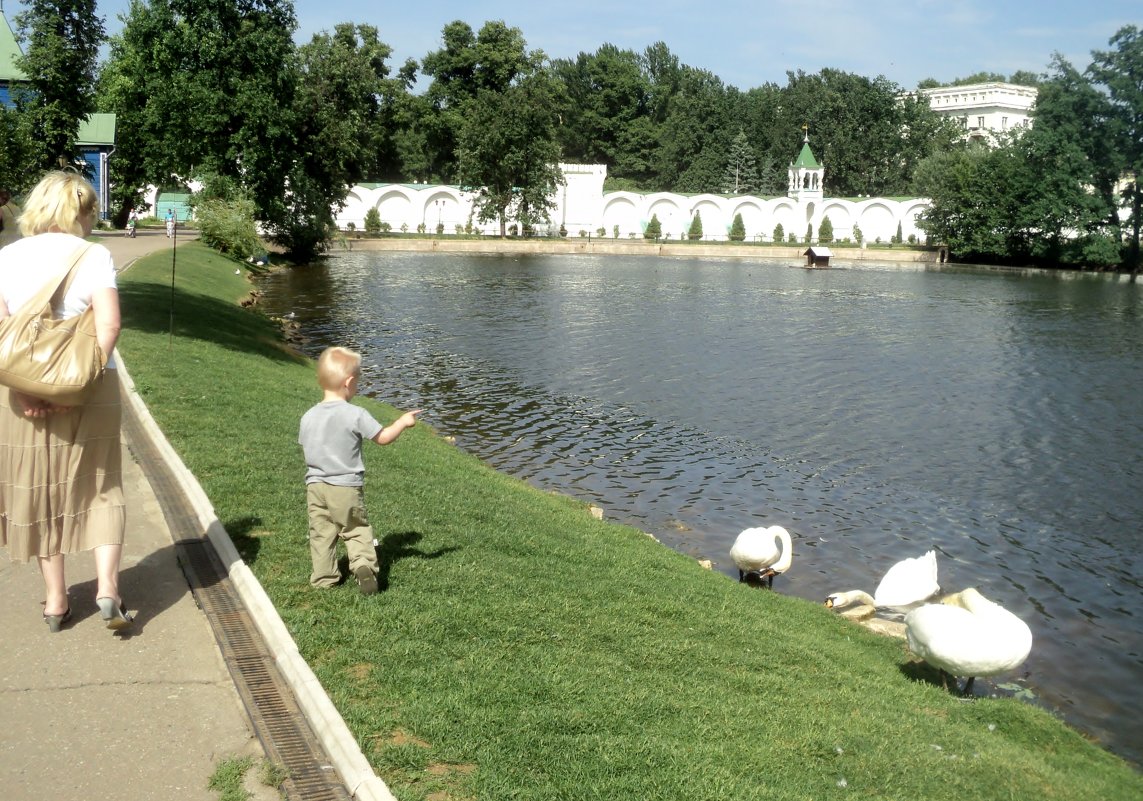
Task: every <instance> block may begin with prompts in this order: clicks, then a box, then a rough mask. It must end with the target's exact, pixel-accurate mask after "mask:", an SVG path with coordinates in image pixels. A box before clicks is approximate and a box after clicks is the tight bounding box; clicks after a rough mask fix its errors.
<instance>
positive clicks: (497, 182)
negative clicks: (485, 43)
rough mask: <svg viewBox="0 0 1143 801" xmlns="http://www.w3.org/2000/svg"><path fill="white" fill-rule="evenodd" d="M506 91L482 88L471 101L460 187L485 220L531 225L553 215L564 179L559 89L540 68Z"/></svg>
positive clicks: (503, 230) (460, 157)
mask: <svg viewBox="0 0 1143 801" xmlns="http://www.w3.org/2000/svg"><path fill="white" fill-rule="evenodd" d="M541 57H542V54H537V56H536V59H537V60H536V63H535V70H534V72H532V74H530V75H528V76H526V77H523V78H520V79H518V80H517V82H516V83H514V84H513V85H511V86H509V87H507V88H506V89H505V90H503V91H496V90H493V89H481V90H480V92H479V93H478V94H477V96H476V98H475V100H473V102H471V103H470V104H469V105H468V108H469V111H468V114H467V120H466V123H465V126H464V128H463V129H462V130H461V135H460V140H459V143H458V149H457V172H458V176H459V179H460V183H461V185H462V186H464V187H466V188H468V189H469V190H470V191H473V192H475V197H474V199H473V204H474V206H475V208H476V213H477V218H478V219H479V220H481V221H482V222H489V221H492V220H499V221H500V235H501V236H504V235H505V233H506V226H507V221H508V217H509V216H514V217H516V218H517V219H519V221H520V222H521V224H522V225H523V226H524V227H525V229H527V228H528V227H530V226H534V225H535V224H536V223H538V222H540V221H542V220H543V221H546V220H548V219H549V212H550V211H551V209H552V208H554V207H555V206H554V202H553V201H552V199H551V198H552V197H553V195H554V193H555V190H556V187H557V186H559V185H560V184H561V183H562V182H563V175H562V173H561V172H560V170H559V167H558V162H559V155H560V154H559V148H558V147H557V145H556V143H555V137H554V133H553V127H554V124H555V121H554V119H553V113H552V109H553V106H554V103H553V96H554V94H555V87H554V85H553V84H552V82H551V80H550V78H549V76H548V74H547V73H546V72H545V71H544V70H542V69H541V67H540V64H539V58H541Z"/></svg>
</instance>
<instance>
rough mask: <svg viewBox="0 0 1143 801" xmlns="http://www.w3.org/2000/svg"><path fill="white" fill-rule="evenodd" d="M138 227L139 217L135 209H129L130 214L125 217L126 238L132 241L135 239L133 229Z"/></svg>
mask: <svg viewBox="0 0 1143 801" xmlns="http://www.w3.org/2000/svg"><path fill="white" fill-rule="evenodd" d="M138 225H139V215H138V213H137V212H136V211H135V209H131V213H130V214H128V215H127V236H129V237H131V238H132V239H134V238H135V228H136V227H137V226H138Z"/></svg>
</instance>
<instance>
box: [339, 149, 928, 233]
mask: <svg viewBox="0 0 1143 801" xmlns="http://www.w3.org/2000/svg"><path fill="white" fill-rule="evenodd" d="M560 168H561V170H562V171H563V173H564V177H565V180H566V181H567V183H566V185H564V186H561V187H559V188H557V190H556V194H555V196H554V197H553V201H554V202H555V209H554V210H553V211H552V212H551V223H550V224H549V225H541V226H539V230H538V233H540V234H551V235H557V234H558V231H559V229H560V226H561V225H563V226H564V228H565V230H566V231H567V236H568V237H577V236H580V235H581V234H582V235H584V236H592V237H595V236H598V235H599V234H598V231H599V229H600V228H602V229H603V230H604V236H606V237H608V238H612V237H614V236H615V232H616V230H618V237H619V238H620V239H630V238H642V236H643V231H644V230H645V229H646V228H647V225H648V223H650V221H651V217H652V216H657V217H658V218H659V225H660V229H661V231H662V237H663V238H664V239H673V240H679V239H683V238H685V237H686V234H687V231H688V230H689V229H690V225H691V220H692V219H693V218H694V215H695V213H696V212H697V213H698V214H699V215H700V216H701V218H702V228H703V239H704V240H709V241H725V240H726V239H727V238H728V233H729V230H730V227H731V225H732V224H733V222H734V217H735V215H737V214H741V215H742V223H743V226H744V227H745V229H746V240H747V241H749V242H758V241H765V242H768V241H771V239H772V238H773V235H774V228H775V226H776V225H778V224H779V223H780V224H781V225H782V229H783V233H784V234H785V236H786V237H788V236H789V235H790V234H794V235H795V236H796V237H797V238H798V241H801V240H802V238H803V237H804V236H805V233H806V226H807V225H809V226H812V228H813V231H814V236H815V237H816V236H817V232H818V231H819V230H820V228H821V222H822V219H823V218H824V217H826V216H828V217H829V218H830V223H831V225H832V226H833V232H834V238H835V239H837V240H842V239H854V238H855V237H854V233H853V228H854V226H855V225H856V226H859V227H860V228H861V233H862V236H863V238H864V239H865V241H867V242H875V241H877V240H879V239H880V240H881V241H883V242H888V241H889V240H890V239H891V238H892V237H894V236H896V234H897V230H898V226H900V230H901V235H902V237H903V238H905V239H908V237H909V236H910V235H912V236H915V237H916V238H917V240H918V241H923V239H924V232H923V231H921V230H920V229H919V228H917V216H918V215H919V214H920V213H921V212H922V211H924V210H925V209H926V208H928V206H929V201H928V200H926V199H924V198H911V199H906V200H893V199H889V198H858V199H855V200H850V199H845V198H829V197H825V198H819V199H814V200H805V199H798V198H791V197H775V198H764V197H756V196H752V195H740V196H732V197H731V196H724V195H710V194H702V195H681V194H675V193H671V192H654V193H648V194H640V193H637V192H604V191H603V182H604V179H605V178H606V175H607V168H606V167H605V166H603V165H599V164H587V165H584V164H561V165H560ZM472 201H473V195H472V193H470V192H465V191H463V190H462V189H460V187H456V186H445V185H436V184H360V185H357V186H354V187H352V188H351V189H350V192H349V195H348V196H347V198H346V204H345V207H344V208H343V209H341V211H339V212H338V213H337V215H336V220H337V223H338V225H339V226H340V227H341V228H342V229H347V228H349V225H350V223H352V225H353V228H355V229H357V230H364V228H365V215H366V213H367V212H368V211H369V209H370V208H376V209H377V212H378V214H379V215H380V217H381V221H382V222H383V223H386V224H387V225H388V228H389V230H392V231H407V232H410V233H412V232H416V231H418V230H419V231H423V232H427V233H435V232H436V231H437V226H438V225H439V226H440V227H441V228H442V229H443V233H444V234H445V235H453V234H456V233H457V231H458V230H460V231H462V232H463V231H465V230H466V228H467V227H468V226H471V230H472V231H473V233H479V234H484V235H489V236H497V235H499V233H500V225H499V223H498V222H489V223H480V222H478V221H477V220H476V219H475V216H474V214H473V202H472ZM508 222H509V224H511V223H512V222H513V221H511V220H509V221H508Z"/></svg>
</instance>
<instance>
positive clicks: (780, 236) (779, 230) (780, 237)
mask: <svg viewBox="0 0 1143 801" xmlns="http://www.w3.org/2000/svg"><path fill="white" fill-rule="evenodd" d="M785 239H786V229H784V228H783V227H782V223H778V224H777V225H775V226H774V241H775V242H783V241H785Z"/></svg>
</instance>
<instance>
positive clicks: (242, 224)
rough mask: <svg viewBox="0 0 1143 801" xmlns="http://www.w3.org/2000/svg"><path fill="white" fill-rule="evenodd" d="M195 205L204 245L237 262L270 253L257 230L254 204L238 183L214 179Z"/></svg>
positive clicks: (209, 181)
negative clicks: (267, 251)
mask: <svg viewBox="0 0 1143 801" xmlns="http://www.w3.org/2000/svg"><path fill="white" fill-rule="evenodd" d="M191 202H192V206H193V208H194V216H195V222H196V223H197V224H198V230H199V237H200V238H201V239H202V242H203V244H205V245H207V246H208V247H212V248H214V249H215V250H217V251H219V252H220V253H225V254H227V255H229V256H233V257H234V258H237V259H246V258H250V257H251V256H254V255H260V254H262V253H265V252H266V248H265V247H264V246H263V245H262V243H261V241H260V240H259V239H258V234H257V231H256V229H255V226H254V212H255V208H254V201H253V200H252V199H251V198H250V196H249V194H248V193H247V192H246V191H245V190H244V189H242V188H241V187H240V186H239V185H238V183H237V182H236V181H234V180H233V179H231V178H227V177H224V176H221V177H220V176H210V177H209V178H208V179H207V180H206V182H205V185H204V186H203V188H202V190H201V191H200V192H197V193H195V195H194V196H192V198H191Z"/></svg>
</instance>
